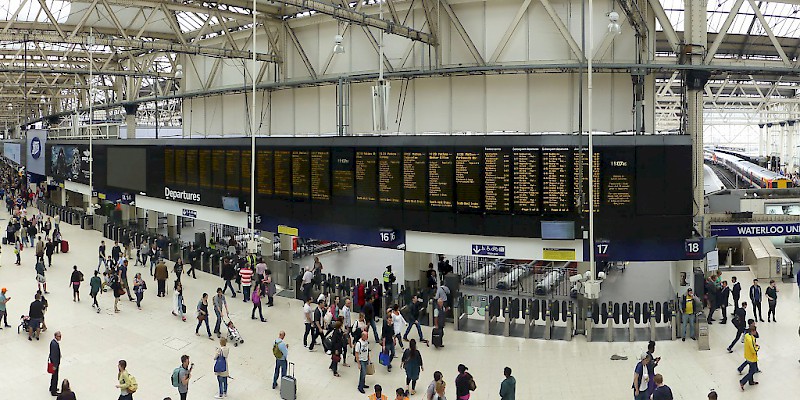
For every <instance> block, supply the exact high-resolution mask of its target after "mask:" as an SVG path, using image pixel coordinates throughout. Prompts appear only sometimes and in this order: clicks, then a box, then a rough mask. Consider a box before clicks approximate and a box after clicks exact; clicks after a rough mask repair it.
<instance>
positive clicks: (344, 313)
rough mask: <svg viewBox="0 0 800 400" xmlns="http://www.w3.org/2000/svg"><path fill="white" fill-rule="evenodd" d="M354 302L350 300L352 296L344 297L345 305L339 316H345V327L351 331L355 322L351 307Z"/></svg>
mask: <svg viewBox="0 0 800 400" xmlns="http://www.w3.org/2000/svg"><path fill="white" fill-rule="evenodd" d="M352 305H353V302H352V301H350V298H349V297H348V298H346V299H344V307H342V309H341V310H340V311H339V316H340V317H342V318H344V328H345V331H347V332H350V328H352V326H353V323H352V320H351V316H350V307H352Z"/></svg>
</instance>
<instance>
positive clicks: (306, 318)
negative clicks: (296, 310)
mask: <svg viewBox="0 0 800 400" xmlns="http://www.w3.org/2000/svg"><path fill="white" fill-rule="evenodd" d="M313 312H314V309H313V308H312V307H311V298H310V297H309V298H306V304H305V305H303V322H304V323H305V324H306V332H305V333H304V334H303V347H308V334H309V333H311V324H312V323H313V321H312V319H311V315H312V314H311V313H313Z"/></svg>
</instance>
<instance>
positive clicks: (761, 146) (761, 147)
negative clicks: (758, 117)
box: [758, 124, 767, 156]
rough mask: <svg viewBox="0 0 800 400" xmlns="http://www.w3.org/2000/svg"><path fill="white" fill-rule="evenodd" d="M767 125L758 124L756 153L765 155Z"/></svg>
mask: <svg viewBox="0 0 800 400" xmlns="http://www.w3.org/2000/svg"><path fill="white" fill-rule="evenodd" d="M766 136H767V125H765V124H758V155H760V156H766V155H767V140H766Z"/></svg>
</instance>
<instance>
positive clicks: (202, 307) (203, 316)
mask: <svg viewBox="0 0 800 400" xmlns="http://www.w3.org/2000/svg"><path fill="white" fill-rule="evenodd" d="M203 322H205V323H206V332H208V339H209V340H213V338H212V337H211V328H210V327H209V326H208V293H203V297H202V298H201V299H200V301H198V302H197V326H196V327H195V328H194V334H195V335H197V336H200V333H199V331H200V325H201V324H202V323H203Z"/></svg>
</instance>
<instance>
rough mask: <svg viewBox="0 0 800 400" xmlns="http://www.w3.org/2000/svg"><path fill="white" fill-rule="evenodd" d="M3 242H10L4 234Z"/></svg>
mask: <svg viewBox="0 0 800 400" xmlns="http://www.w3.org/2000/svg"><path fill="white" fill-rule="evenodd" d="M3 244H8V238H7V237H5V236H3Z"/></svg>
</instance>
